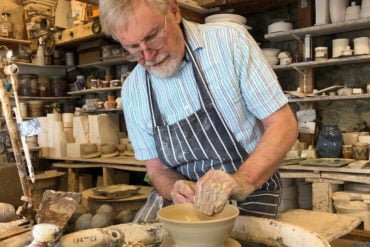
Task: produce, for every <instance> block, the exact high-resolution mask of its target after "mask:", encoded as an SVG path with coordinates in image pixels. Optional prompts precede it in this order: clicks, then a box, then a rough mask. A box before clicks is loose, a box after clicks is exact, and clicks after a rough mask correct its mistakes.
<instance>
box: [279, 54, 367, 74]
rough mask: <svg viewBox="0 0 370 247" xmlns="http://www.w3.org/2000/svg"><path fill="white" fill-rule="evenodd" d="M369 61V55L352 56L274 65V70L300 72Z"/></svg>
mask: <svg viewBox="0 0 370 247" xmlns="http://www.w3.org/2000/svg"><path fill="white" fill-rule="evenodd" d="M369 61H370V55H358V56H357V55H354V56H350V57H339V58H331V59H328V60H326V61H311V62H300V63H292V64H289V65H274V66H273V69H274V70H277V71H279V70H293V69H295V70H297V69H298V70H301V69H308V68H319V67H328V66H336V65H345V64H355V63H366V62H369Z"/></svg>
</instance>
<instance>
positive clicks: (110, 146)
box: [100, 144, 116, 154]
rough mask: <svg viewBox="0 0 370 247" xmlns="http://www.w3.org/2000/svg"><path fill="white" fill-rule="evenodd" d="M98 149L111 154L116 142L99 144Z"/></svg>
mask: <svg viewBox="0 0 370 247" xmlns="http://www.w3.org/2000/svg"><path fill="white" fill-rule="evenodd" d="M100 151H101V152H102V153H103V154H111V153H114V152H115V151H116V144H102V145H101V146H100Z"/></svg>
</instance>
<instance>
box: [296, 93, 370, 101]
mask: <svg viewBox="0 0 370 247" xmlns="http://www.w3.org/2000/svg"><path fill="white" fill-rule="evenodd" d="M367 99H370V94H355V95H348V96H337V95H336V96H330V95H317V96H313V97H311V96H310V97H302V98H290V99H289V102H291V103H294V102H297V103H299V102H301V103H305V102H318V101H335V100H367Z"/></svg>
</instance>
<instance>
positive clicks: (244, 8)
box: [220, 0, 296, 15]
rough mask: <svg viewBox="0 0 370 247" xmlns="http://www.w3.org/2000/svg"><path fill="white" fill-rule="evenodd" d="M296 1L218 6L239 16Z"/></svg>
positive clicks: (253, 0)
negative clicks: (232, 10)
mask: <svg viewBox="0 0 370 247" xmlns="http://www.w3.org/2000/svg"><path fill="white" fill-rule="evenodd" d="M295 2H296V0H248V1H247V0H244V1H239V2H237V3H230V4H225V5H222V6H220V8H221V9H235V12H236V13H237V14H240V15H245V14H249V13H254V12H258V11H263V10H266V9H269V8H273V7H276V6H281V5H284V4H289V3H295Z"/></svg>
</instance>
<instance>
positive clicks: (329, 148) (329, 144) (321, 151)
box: [317, 125, 343, 158]
mask: <svg viewBox="0 0 370 247" xmlns="http://www.w3.org/2000/svg"><path fill="white" fill-rule="evenodd" d="M342 145H343V137H342V133H341V131H340V130H339V128H338V126H337V125H325V126H323V127H322V128H321V131H320V134H319V138H318V140H317V152H318V155H319V157H320V158H340V157H342Z"/></svg>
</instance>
